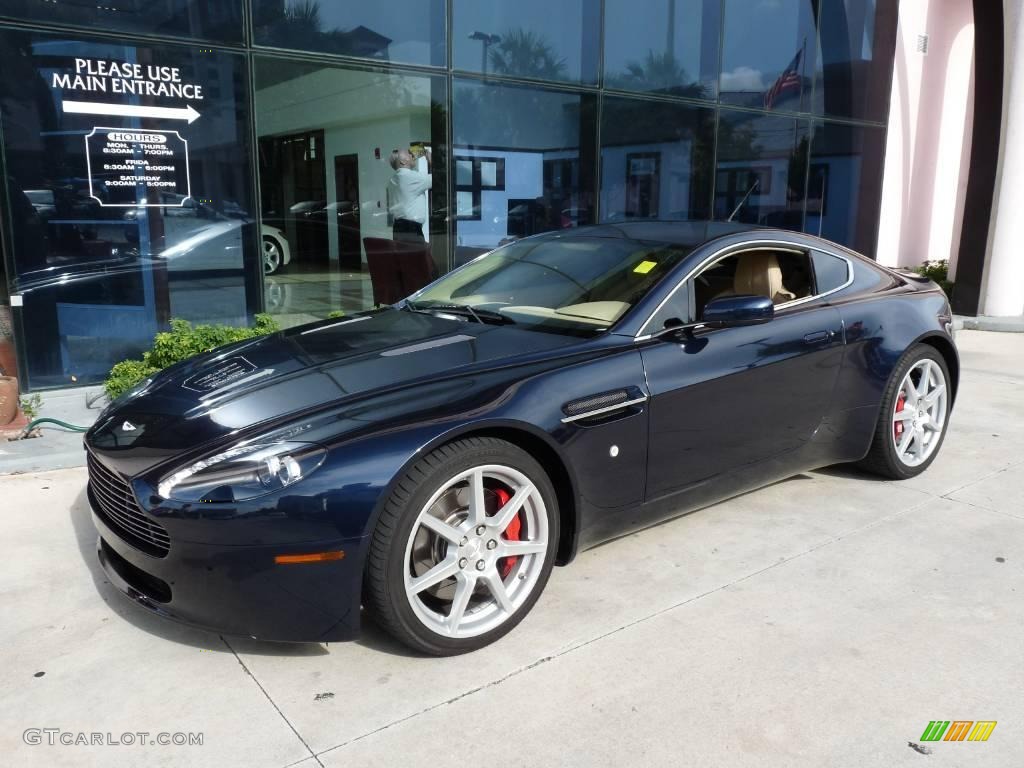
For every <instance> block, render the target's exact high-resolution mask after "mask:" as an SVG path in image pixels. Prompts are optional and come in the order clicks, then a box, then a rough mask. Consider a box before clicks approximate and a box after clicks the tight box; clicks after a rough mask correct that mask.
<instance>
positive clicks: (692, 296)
mask: <svg viewBox="0 0 1024 768" xmlns="http://www.w3.org/2000/svg"><path fill="white" fill-rule="evenodd" d="M951 320H952V318H951V315H950V307H949V304H948V302H947V301H946V297H945V296H944V295H943V293H942V292H941V291H940V290H939V289H938V287H937V286H936V285H935V284H934V283H932V282H930V281H928V280H926V279H924V278H921V277H919V276H917V275H914V274H911V273H907V274H904V273H900V272H896V271H892V270H889V269H885V268H883V267H880V266H878V265H877V264H875V263H874V262H872V261H870V260H868V259H866V258H864V257H862V256H859V255H857V254H855V253H852V252H850V251H848V250H846V249H845V248H842V247H840V246H837V245H834V244H832V243H828V242H824V241H822V240H819V239H817V238H814V237H810V236H807V235H801V234H796V233H793V232H783V231H775V230H765V229H751V228H749V227H744V226H740V225H735V224H721V223H718V224H707V223H700V224H695V223H654V222H644V223H632V224H621V225H614V226H612V225H606V226H597V227H590V228H584V229H578V230H574V231H572V232H569V233H552V234H545V235H539V236H536V237H531V238H527V239H525V240H520V241H518V242H515V243H512V244H510V245H507V246H505V247H503V248H499V249H498V250H496V251H493V252H491V253H488V254H485V255H484V256H481V257H480V258H478V259H476V260H475V261H472V262H470V263H469V264H467V265H465V266H464V267H462V268H460V269H458V270H456V271H455V272H452V273H450V274H448V275H446V276H445V277H443V278H441V279H440V280H438V281H437V282H435V283H433V284H432V285H430V286H428V287H426V288H424V289H423V290H421V291H420V292H418V293H416V294H414V295H412V296H410V297H409V298H408V299H406V300H404V301H402V302H400V303H399V304H397V305H395V306H393V307H386V308H382V309H378V310H375V311H371V312H365V313H362V314H358V315H354V316H351V317H346V318H343V319H340V320H326V321H323V322H318V323H313V324H311V325H306V326H302V327H299V328H293V329H291V330H288V331H284V332H282V333H277V334H274V335H272V336H268V337H264V338H262V339H259V340H256V341H248V342H243V343H240V344H236V345H233V346H229V347H224V348H221V349H218V350H216V351H214V352H211V353H209V354H207V355H203V356H200V357H197V358H194V359H192V360H189V361H187V362H185V363H182V364H179V365H176V366H174V367H172V368H169V369H167V370H165V371H163V372H162V373H160V374H158V375H157V376H155V377H153V379H152V380H149V381H146V382H144V383H143V384H141V385H140V386H139V387H137V388H136V389H135V390H134V391H133V392H131V393H129V394H128V395H126V396H125V397H123V398H121V399H120V400H118V401H116V402H115V403H113V404H112V405H111V406H110V407H109V408H108V409H107V410H106V412H105V413H104V414H103V415H102V416H101V418H100V419H99V421H98V422H97V424H96V425H95V426H94V427H93V429H92V430H91V431H90V432H89V434H88V435H87V437H86V446H87V449H88V454H89V499H90V502H91V504H92V509H93V512H94V519H95V524H96V527H97V528H98V530H99V534H100V539H99V557H100V559H101V561H102V563H103V566H104V568H105V569H106V572H107V573H108V575H109V577H110V579H111V581H112V582H113V583H114V584H115V585H117V586H118V588H119V589H120V590H121V591H122V592H124V593H125V594H127V595H128V596H130V597H131V598H133V599H134V600H135V601H136V602H137V603H139V604H141V605H143V606H145V607H146V608H148V609H150V610H152V611H154V612H156V613H158V614H161V615H164V616H167V617H170V618H174V619H178V620H181V621H185V622H189V623H193V624H197V625H202V626H206V627H211V628H214V629H216V630H217V631H220V632H225V633H232V634H241V635H248V636H252V637H255V638H263V639H268V640H290V641H331V640H340V639H345V638H349V637H351V636H352V635H353V634H354V633H355V632H356V631H357V630H358V627H359V622H360V614H361V608H365V610H366V612H367V613H368V614H369V615H370V616H372V617H373V619H374V620H375V621H377V622H379V624H380V625H381V626H382V627H384V628H385V629H386V630H387V631H388V632H390V633H391V634H393V635H394V636H395V637H397V638H398V639H400V640H401V641H403V642H404V643H407V644H408V645H410V646H412V647H413V648H415V649H418V650H420V651H422V652H425V653H429V654H438V655H443V654H456V653H462V652H465V651H469V650H473V649H476V648H479V647H481V646H483V645H486V644H487V643H490V642H493V641H494V640H496V639H497V638H499V637H501V636H502V635H504V634H505V633H506V632H508V631H509V630H511V629H512V628H513V627H514V626H515V625H516V624H517V623H518V622H519V621H521V620H522V619H523V617H524V616H525V615H526V614H527V613H528V612H529V610H530V608H531V607H532V606H533V605H534V603H535V602H536V601H537V599H538V598H539V597H540V595H541V592H542V591H543V589H544V586H545V583H546V582H547V579H548V575H549V574H550V572H551V568H552V566H553V565H555V564H560V565H563V564H566V563H569V562H570V561H571V560H572V559H573V556H574V555H575V554H576V553H577V552H578V551H580V550H581V549H583V548H585V547H590V546H593V545H595V544H598V543H600V542H603V541H607V540H608V539H611V538H614V537H616V536H621V535H622V534H624V533H627V532H629V531H633V530H636V529H639V528H643V527H645V526H650V525H652V524H654V523H657V522H659V521H662V520H665V519H666V518H669V517H672V516H676V515H680V514H682V513H685V512H688V511H691V510H694V509H697V508H698V507H704V506H707V505H709V504H712V503H714V502H716V501H719V500H721V499H724V498H727V497H729V496H734V495H736V494H739V493H743V492H744V491H748V490H750V489H753V488H756V487H758V486H762V485H765V484H767V483H771V482H773V481H776V480H779V479H780V478H784V477H787V476H789V475H793V474H795V473H799V472H802V471H804V470H809V469H813V468H816V467H823V466H826V465H830V464H836V463H840V462H860V463H861V464H862V465H863V466H865V467H866V468H868V469H870V470H872V471H874V472H877V473H881V474H883V475H885V476H887V477H891V478H907V477H912V476H914V475H916V474H918V473H920V472H922V471H924V469H926V468H927V467H928V465H929V464H930V463H931V462H932V461H933V460H934V459H935V456H936V454H937V453H938V450H939V448H940V447H941V445H942V440H943V437H944V435H945V432H946V427H947V425H948V423H949V416H950V410H951V408H952V405H953V399H954V397H955V395H956V388H957V379H958V376H959V364H958V358H957V352H956V348H955V346H954V344H953V338H952V335H951Z"/></svg>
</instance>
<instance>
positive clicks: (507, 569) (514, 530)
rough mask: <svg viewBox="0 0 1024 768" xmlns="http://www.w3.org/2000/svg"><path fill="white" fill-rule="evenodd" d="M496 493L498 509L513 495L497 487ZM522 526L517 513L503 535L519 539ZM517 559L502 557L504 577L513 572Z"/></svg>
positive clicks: (499, 570) (513, 539)
mask: <svg viewBox="0 0 1024 768" xmlns="http://www.w3.org/2000/svg"><path fill="white" fill-rule="evenodd" d="M494 495H495V496H497V497H498V509H501V508H502V507H504V506H505V505H506V504H508V500H509V499H511V498H512V495H511V494H510V493H509V492H508V491H506V490H505V489H504V488H496V489H495V491H494ZM521 528H522V523H521V522H520V521H519V515H518V514H517V515H516V516H515V517H513V518H512V522H511V523H509V524H508V528H506V529H505V532H504V533H502V534H501V535H502V537H503V538H505V539H506V540H508V541H519V531H520V529H521ZM517 560H519V558H518V557H505V558H502V560H501V563H500V564H499V566H498V572H499V573H500V574H501V578H503V579H504V578H505V577H506V576H508V575H509V574H510V573H511V572H512V569H513V568H514V567H515V565H516V561H517Z"/></svg>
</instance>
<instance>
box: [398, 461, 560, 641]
mask: <svg viewBox="0 0 1024 768" xmlns="http://www.w3.org/2000/svg"><path fill="white" fill-rule="evenodd" d="M495 488H497V489H498V490H499V491H500V494H496V492H495V490H494V489H495ZM505 497H507V498H508V500H507V501H505V502H504V503H503V504H500V503H499V500H500V499H502V498H505ZM514 520H518V523H519V525H518V533H517V537H516V538H518V540H510V539H509V538H506V535H507V534H508V532H509V530H510V528H509V526H510V525H511V524H513V521H514ZM547 548H548V518H547V509H546V507H545V504H544V498H543V497H542V495H541V493H540V490H539V489H538V488H537V486H536V485H534V483H533V482H532V481H531V480H530V479H529V478H528V477H527V476H526V475H524V474H523V473H522V472H520V471H519V470H517V469H513V468H512V467H508V466H503V465H499V464H487V465H483V466H479V467H473V468H472V469H468V470H466V471H464V472H461V473H459V474H458V475H456V476H455V477H453V478H451V479H450V480H449V481H447V482H446V483H445V484H444V485H443V486H442V487H441V488H440V489H439V490H438V491H437V492H435V493H434V495H433V496H431V498H430V500H429V501H428V502H427V503H426V505H425V506H424V507H423V509H422V510H421V511H420V513H419V515H418V516H417V518H416V522H415V523H413V527H412V530H411V532H410V533H409V540H408V542H407V543H406V547H405V558H404V560H403V563H404V564H405V568H404V571H405V593H406V597H407V599H408V600H409V604H410V605H411V606H412V609H413V612H414V613H415V614H416V617H417V618H418V619H419V620H420V621H421V622H422V623H423V625H424V626H425V627H427V628H428V629H430V630H431V631H433V632H436V633H437V634H439V635H443V636H445V637H452V638H465V637H475V636H477V635H481V634H484V633H485V632H489V631H491V630H493V629H495V628H496V627H498V626H500V625H501V624H502V623H504V622H505V621H506V620H507V619H509V618H510V617H511V616H513V615H514V614H515V613H516V611H518V610H519V608H520V607H521V606H522V605H523V603H525V602H526V600H527V598H528V597H529V596H530V594H531V593H532V592H533V589H534V587H536V585H537V581H538V579H539V578H540V576H541V573H542V572H543V570H544V558H545V555H546V553H547ZM509 558H514V559H512V560H510V559H509Z"/></svg>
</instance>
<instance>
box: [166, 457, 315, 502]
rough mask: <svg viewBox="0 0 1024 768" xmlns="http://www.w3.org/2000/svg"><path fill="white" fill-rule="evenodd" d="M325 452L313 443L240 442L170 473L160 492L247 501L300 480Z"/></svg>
mask: <svg viewBox="0 0 1024 768" xmlns="http://www.w3.org/2000/svg"><path fill="white" fill-rule="evenodd" d="M326 453H327V452H326V451H325V450H324V449H323V448H321V447H320V446H318V445H314V444H312V443H295V442H285V443H269V444H268V443H260V444H254V445H240V446H236V447H235V448H231V449H229V450H226V451H224V452H223V453H218V454H217V455H216V456H210V457H209V458H206V459H203V460H201V461H197V462H196V463H195V464H193V465H191V466H190V467H187V468H185V469H180V470H178V471H177V472H175V473H174V474H173V475H169V476H168V477H166V478H164V479H163V480H162V481H161V482H160V485H159V486H158V488H157V492H158V493H159V494H160V496H162V497H163V498H165V499H174V500H175V501H204V502H228V503H230V502H232V501H244V500H246V499H252V498H255V497H257V496H262V495H263V494H266V493H270V492H271V491H278V490H281V489H282V488H287V487H288V486H289V485H292V484H293V483H297V482H298V481H299V480H301V479H302V478H304V477H307V476H308V475H309V474H310V473H311V472H313V470H315V469H316V468H317V467H319V466H320V464H321V463H322V462H323V460H324V455H325V454H326Z"/></svg>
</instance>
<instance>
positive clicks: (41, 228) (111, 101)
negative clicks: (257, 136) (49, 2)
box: [0, 30, 259, 388]
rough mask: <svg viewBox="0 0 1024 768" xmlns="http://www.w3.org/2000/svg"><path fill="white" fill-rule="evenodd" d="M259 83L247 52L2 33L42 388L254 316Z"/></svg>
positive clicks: (21, 245) (24, 263)
mask: <svg viewBox="0 0 1024 768" xmlns="http://www.w3.org/2000/svg"><path fill="white" fill-rule="evenodd" d="M245 82H246V80H245V64H244V59H243V58H242V57H241V56H239V55H233V54H225V53H213V52H211V51H210V50H209V49H200V48H184V47H182V48H178V47H167V46H164V47H160V46H129V45H121V44H116V43H111V42H98V41H87V40H82V39H71V38H66V37H62V36H53V35H43V34H34V33H27V32H18V31H12V30H8V31H0V113H2V115H3V138H4V154H5V161H6V171H7V178H6V180H5V181H6V189H5V193H6V195H5V196H6V200H7V205H8V210H9V211H10V214H11V219H10V235H9V242H10V243H11V244H12V246H13V248H12V250H13V259H12V261H13V265H14V270H15V272H14V274H13V275H12V276H11V278H12V281H11V282H12V285H13V290H14V292H16V293H18V294H20V296H21V299H22V300H23V302H24V306H23V308H22V309H21V310H20V311H21V313H22V327H23V328H24V329H25V334H24V335H25V338H24V341H25V346H26V349H27V350H30V351H31V354H30V355H28V361H29V365H28V371H27V377H28V381H29V384H30V386H31V387H33V388H39V387H48V386H58V385H63V384H69V383H72V382H77V383H89V382H93V381H98V380H101V379H102V378H103V377H104V376H106V374H107V372H108V371H109V369H110V367H111V366H112V365H113V364H114V363H116V362H119V361H121V360H124V359H127V358H130V357H136V356H138V354H139V353H140V352H141V350H143V349H145V348H147V347H148V346H149V344H150V343H151V342H152V337H153V334H154V333H155V332H156V331H157V330H159V329H161V328H164V327H166V325H167V323H168V321H169V320H170V318H171V317H181V318H184V319H186V320H192V321H200V322H208V321H218V322H226V323H231V324H245V323H246V322H247V320H248V318H249V317H250V316H251V315H252V312H253V310H254V309H255V306H256V303H255V302H256V300H257V298H258V294H257V293H256V291H255V290H254V287H255V286H256V285H257V284H258V280H259V274H258V271H257V270H258V269H259V261H258V253H257V250H256V243H257V235H256V225H255V217H254V207H253V200H252V189H251V181H250V179H251V177H250V174H249V172H248V169H249V167H250V157H251V156H250V153H249V141H248V136H249V131H248V126H249V114H248V110H247V106H246V104H247V101H248V98H247V94H246V87H245Z"/></svg>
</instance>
